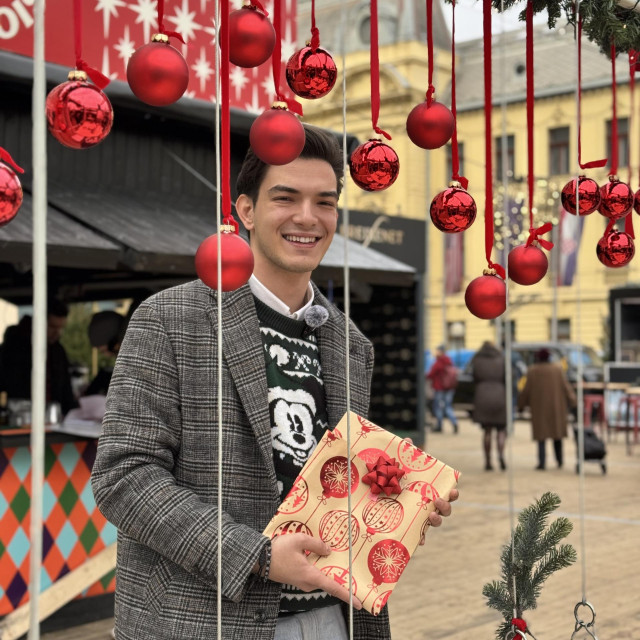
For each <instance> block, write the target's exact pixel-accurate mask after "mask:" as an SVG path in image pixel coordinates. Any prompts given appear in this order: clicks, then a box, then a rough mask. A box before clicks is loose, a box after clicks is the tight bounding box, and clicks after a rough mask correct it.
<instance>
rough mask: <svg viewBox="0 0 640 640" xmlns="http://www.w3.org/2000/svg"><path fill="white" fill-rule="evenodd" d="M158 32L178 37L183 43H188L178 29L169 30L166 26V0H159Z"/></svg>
mask: <svg viewBox="0 0 640 640" xmlns="http://www.w3.org/2000/svg"><path fill="white" fill-rule="evenodd" d="M158 32H159V33H162V34H163V35H165V36H169V37H170V38H176V39H178V40H180V42H182V44H187V43H186V42H185V41H184V39H183V38H182V36H181V35H180V34H179V33H178V32H177V31H167V30H166V29H165V28H164V0H158Z"/></svg>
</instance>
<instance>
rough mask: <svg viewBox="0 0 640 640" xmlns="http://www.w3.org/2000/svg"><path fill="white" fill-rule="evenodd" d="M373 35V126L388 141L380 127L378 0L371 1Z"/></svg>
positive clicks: (370, 53) (371, 60) (370, 31)
mask: <svg viewBox="0 0 640 640" xmlns="http://www.w3.org/2000/svg"><path fill="white" fill-rule="evenodd" d="M369 33H370V35H371V47H370V48H369V61H370V66H371V124H372V126H373V130H374V131H375V132H376V133H377V134H378V135H381V136H384V137H385V138H386V139H387V140H391V136H390V135H389V134H388V133H387V132H386V131H383V130H382V129H381V128H380V127H379V126H378V117H379V116H380V59H379V58H378V0H371V19H370V22H369Z"/></svg>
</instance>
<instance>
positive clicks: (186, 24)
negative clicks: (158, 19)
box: [167, 0, 202, 42]
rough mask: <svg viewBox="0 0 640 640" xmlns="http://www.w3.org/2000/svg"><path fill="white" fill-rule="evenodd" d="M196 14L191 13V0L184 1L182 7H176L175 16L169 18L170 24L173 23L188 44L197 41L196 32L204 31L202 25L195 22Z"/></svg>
mask: <svg viewBox="0 0 640 640" xmlns="http://www.w3.org/2000/svg"><path fill="white" fill-rule="evenodd" d="M195 17H196V12H195V11H189V0H182V7H176V12H175V15H174V16H169V17H167V20H168V21H169V22H173V24H174V25H175V27H176V29H175V30H176V31H177V32H178V33H179V34H180V35H181V36H182V37H183V38H184V40H185V41H186V42H189V41H190V40H195V37H196V31H197V30H198V29H202V25H200V24H198V23H197V22H196V21H195Z"/></svg>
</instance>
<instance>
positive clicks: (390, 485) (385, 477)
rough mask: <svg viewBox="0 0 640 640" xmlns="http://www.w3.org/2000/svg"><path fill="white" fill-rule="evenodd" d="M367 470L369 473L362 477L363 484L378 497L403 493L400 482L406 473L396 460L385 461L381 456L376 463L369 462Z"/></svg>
mask: <svg viewBox="0 0 640 640" xmlns="http://www.w3.org/2000/svg"><path fill="white" fill-rule="evenodd" d="M367 469H368V471H369V473H367V474H366V475H364V476H362V482H364V483H365V484H368V485H369V486H370V487H371V493H373V494H374V495H376V496H377V495H379V494H381V493H384V494H385V495H386V496H390V495H391V494H392V493H397V494H399V493H402V487H401V486H400V482H399V480H400V479H401V478H402V476H403V475H404V474H405V472H404V470H402V469H401V468H400V465H399V464H398V463H397V462H396V459H395V458H391V459H385V458H383V457H382V456H380V457H379V458H378V460H377V461H376V462H367Z"/></svg>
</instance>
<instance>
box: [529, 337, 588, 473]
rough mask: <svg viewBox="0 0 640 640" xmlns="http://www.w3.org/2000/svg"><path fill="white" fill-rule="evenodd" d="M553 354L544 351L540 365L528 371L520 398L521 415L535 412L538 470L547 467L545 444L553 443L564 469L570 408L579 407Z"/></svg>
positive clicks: (534, 433)
mask: <svg viewBox="0 0 640 640" xmlns="http://www.w3.org/2000/svg"><path fill="white" fill-rule="evenodd" d="M549 356H550V354H549V351H548V350H547V349H540V351H538V352H537V353H536V363H535V364H533V365H531V366H530V367H529V368H528V369H527V381H526V383H525V385H524V388H523V389H522V393H521V394H520V396H519V397H518V411H522V410H523V409H524V408H525V407H529V409H530V410H531V427H532V434H533V439H534V440H536V441H537V443H538V466H537V467H536V469H538V470H540V471H543V470H544V468H545V463H546V452H545V443H546V440H547V439H551V440H553V450H554V453H555V456H556V462H557V463H558V468H560V467H562V463H563V458H562V439H563V438H566V437H567V417H568V411H569V404H571V406H575V404H576V395H575V393H574V391H573V389H572V387H571V385H570V384H569V381H568V380H567V377H566V376H565V374H564V371H563V370H562V368H561V367H560V366H558V365H557V364H555V363H553V362H549Z"/></svg>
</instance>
